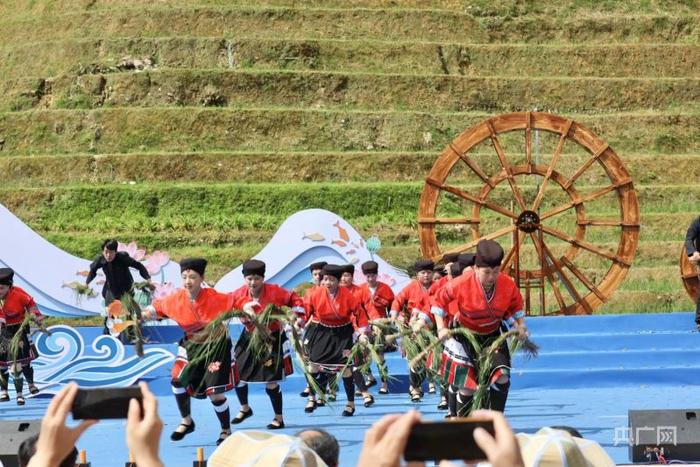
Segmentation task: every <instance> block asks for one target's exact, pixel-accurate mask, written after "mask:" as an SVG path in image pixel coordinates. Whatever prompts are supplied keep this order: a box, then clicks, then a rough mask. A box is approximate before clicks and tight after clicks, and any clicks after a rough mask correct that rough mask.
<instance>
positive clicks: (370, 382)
mask: <svg viewBox="0 0 700 467" xmlns="http://www.w3.org/2000/svg"><path fill="white" fill-rule="evenodd" d="M362 273H363V274H364V275H365V278H366V279H367V282H365V283H364V284H362V285H361V286H359V291H358V293H357V294H356V298H357V299H358V300H359V301H360V303H362V304H363V306H364V307H365V310H366V311H367V316H368V317H369V321H370V324H371V323H372V322H373V321H381V320H383V319H386V318H388V317H389V308H390V307H391V303H392V302H393V301H394V292H393V291H392V290H391V287H389V286H388V285H387V284H385V283H384V282H381V281H379V279H378V277H379V275H378V274H379V265H378V264H377V263H376V262H375V261H367V262H365V263H363V264H362ZM372 335H373V336H374V341H375V342H376V343H377V344H378V345H377V347H376V349H377V354H378V356H379V358H380V361H381V363H380V364H381V365H382V366H383V368H384V371H383V372H382V373H384V374H387V368H386V364H385V363H384V351H385V345H384V339H383V337H382V331H381V329H380V328H378V327H375V328H374V329H373V331H372ZM367 371H368V377H367V382H366V383H365V384H366V385H367V387H372V386H374V385H375V384H377V381H376V380H375V379H374V376H372V369H371V368H368V369H367ZM381 379H382V385H381V387H380V388H379V394H389V381H388V380H387V377H386V376H382V377H381Z"/></svg>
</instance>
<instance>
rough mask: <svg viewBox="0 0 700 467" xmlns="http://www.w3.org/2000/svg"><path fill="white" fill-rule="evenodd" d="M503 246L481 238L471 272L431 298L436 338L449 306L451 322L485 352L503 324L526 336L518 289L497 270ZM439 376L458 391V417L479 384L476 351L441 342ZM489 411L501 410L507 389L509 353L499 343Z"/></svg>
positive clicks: (462, 340)
mask: <svg viewBox="0 0 700 467" xmlns="http://www.w3.org/2000/svg"><path fill="white" fill-rule="evenodd" d="M502 260H503V248H501V246H500V245H499V244H498V243H496V242H494V241H493V240H482V241H480V242H479V243H478V244H477V247H476V261H475V266H474V269H473V271H469V272H467V273H465V274H462V275H461V276H459V277H458V278H456V279H454V280H453V281H451V282H449V283H447V284H446V285H445V286H444V287H443V288H442V289H440V291H439V292H438V293H437V294H436V295H435V296H434V297H433V298H432V304H433V305H432V310H431V311H432V314H433V316H434V317H435V324H436V326H437V329H438V336H439V337H440V338H446V337H447V335H448V328H447V323H446V322H445V317H446V315H447V311H448V310H449V307H450V304H451V303H452V302H456V308H454V313H455V316H454V317H453V320H454V324H455V325H456V326H459V327H465V328H467V329H469V330H470V331H471V332H472V333H473V334H474V335H475V337H476V339H477V341H478V342H479V345H480V346H481V348H482V349H485V348H488V347H489V346H490V345H491V344H492V343H493V342H494V341H495V340H496V339H498V337H499V336H500V335H501V324H502V323H503V322H504V321H505V322H506V323H508V324H509V325H512V326H515V327H516V329H518V331H519V333H520V334H521V335H522V336H525V335H527V327H526V326H525V321H524V316H525V313H524V312H523V299H522V296H521V295H520V290H519V289H518V287H517V286H516V285H515V282H514V281H513V279H512V278H511V277H510V276H507V275H506V274H503V273H502V272H500V268H501V261H502ZM441 370H442V371H441V373H442V378H443V381H444V382H445V384H453V385H455V386H457V387H458V388H459V393H460V395H461V396H462V401H463V403H462V404H461V407H460V408H459V414H460V415H463V414H465V413H466V412H467V411H468V410H469V407H470V405H471V397H472V396H473V394H474V392H475V391H476V389H477V387H478V384H479V381H478V378H477V375H478V374H479V368H478V351H477V349H475V348H474V347H473V346H472V345H471V344H470V342H469V340H468V339H467V338H466V337H464V336H455V337H452V338H450V339H448V340H447V341H446V342H445V350H444V351H443V355H442V368H441ZM488 384H489V401H488V403H489V408H490V409H492V410H498V411H500V412H503V411H504V409H505V406H506V400H507V398H508V389H509V388H510V353H509V351H508V345H507V342H504V343H503V344H502V345H501V346H500V347H499V349H498V350H497V352H496V354H495V355H494V356H493V358H492V362H491V368H490V369H489V379H488Z"/></svg>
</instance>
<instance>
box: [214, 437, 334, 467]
mask: <svg viewBox="0 0 700 467" xmlns="http://www.w3.org/2000/svg"><path fill="white" fill-rule="evenodd" d="M207 465H208V466H209V467H232V466H238V465H246V466H265V467H273V466H274V467H278V466H279V467H326V463H325V462H324V461H323V460H322V459H321V457H320V456H319V455H318V454H317V453H316V452H314V450H313V449H311V448H310V447H309V446H308V445H307V444H306V442H305V441H302V440H301V439H300V438H297V437H296V436H289V435H280V434H275V433H268V432H262V431H248V430H239V431H236V432H235V433H233V434H232V435H231V436H229V437H228V438H226V440H224V442H223V443H221V445H220V446H219V447H218V448H216V451H214V452H213V453H212V455H211V456H210V457H209V459H208V460H207Z"/></svg>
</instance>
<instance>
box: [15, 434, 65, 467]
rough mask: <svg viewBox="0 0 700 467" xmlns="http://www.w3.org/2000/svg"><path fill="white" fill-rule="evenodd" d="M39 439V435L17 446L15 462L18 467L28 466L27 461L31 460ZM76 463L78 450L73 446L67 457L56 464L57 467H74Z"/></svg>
mask: <svg viewBox="0 0 700 467" xmlns="http://www.w3.org/2000/svg"><path fill="white" fill-rule="evenodd" d="M38 439H39V435H33V436H30V437H29V438H27V439H25V440H24V441H22V443H21V444H20V445H19V450H18V451H17V462H18V463H19V467H27V466H28V465H29V460H30V459H31V458H32V456H33V455H34V453H36V442H37V440H38ZM77 461H78V448H76V447H75V446H73V450H72V451H71V452H69V453H68V455H67V456H66V457H65V458H64V459H63V461H61V463H60V464H58V467H74V466H75V463H76V462H77Z"/></svg>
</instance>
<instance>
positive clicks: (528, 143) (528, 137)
mask: <svg viewBox="0 0 700 467" xmlns="http://www.w3.org/2000/svg"><path fill="white" fill-rule="evenodd" d="M525 119H526V122H525V160H526V161H527V168H528V172H530V173H532V113H530V112H528V113H527V115H526V117H525Z"/></svg>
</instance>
